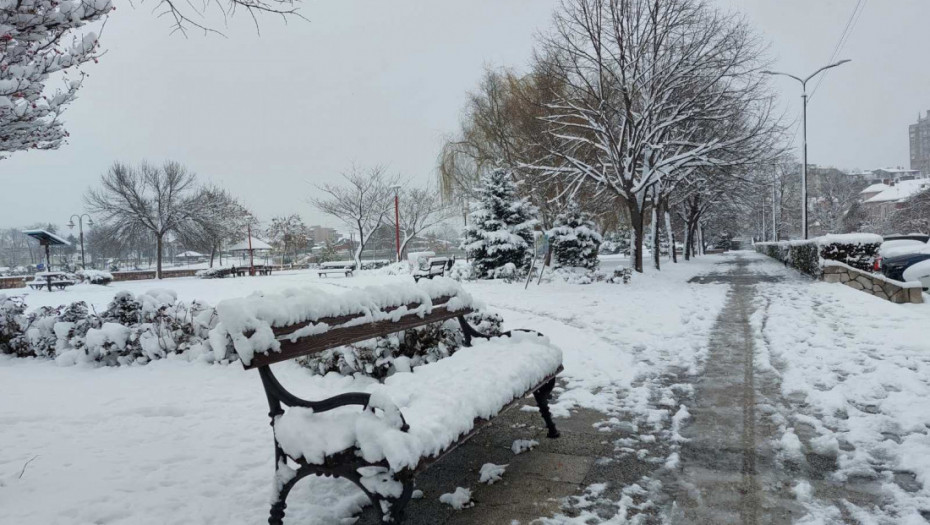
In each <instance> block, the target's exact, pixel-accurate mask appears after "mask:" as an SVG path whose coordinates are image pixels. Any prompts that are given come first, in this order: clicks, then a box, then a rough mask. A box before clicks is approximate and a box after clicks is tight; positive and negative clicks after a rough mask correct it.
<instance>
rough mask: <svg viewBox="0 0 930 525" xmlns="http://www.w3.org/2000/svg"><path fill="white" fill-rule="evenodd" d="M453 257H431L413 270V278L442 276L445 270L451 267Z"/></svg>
mask: <svg viewBox="0 0 930 525" xmlns="http://www.w3.org/2000/svg"><path fill="white" fill-rule="evenodd" d="M454 262H455V259H453V258H451V257H431V258H430V259H429V260H428V261H425V264H423V265H422V266H420V267H419V268H417V269H416V270H414V272H413V280H414V281H419V280H420V279H432V278H433V277H442V276H444V275H445V274H446V271H447V270H449V269H450V268H452V264H453V263H454Z"/></svg>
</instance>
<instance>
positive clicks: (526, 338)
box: [211, 279, 562, 525]
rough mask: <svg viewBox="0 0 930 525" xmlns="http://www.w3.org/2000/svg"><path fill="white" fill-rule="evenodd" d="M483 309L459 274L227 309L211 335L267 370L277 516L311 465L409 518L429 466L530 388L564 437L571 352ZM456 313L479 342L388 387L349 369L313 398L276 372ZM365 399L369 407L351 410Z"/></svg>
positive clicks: (386, 516)
mask: <svg viewBox="0 0 930 525" xmlns="http://www.w3.org/2000/svg"><path fill="white" fill-rule="evenodd" d="M473 311H474V310H472V300H471V297H470V296H469V295H468V294H467V293H465V292H464V291H462V289H461V288H460V286H459V285H458V283H456V282H455V281H452V280H451V279H436V280H430V281H424V282H422V283H419V284H403V285H387V286H382V287H377V288H366V289H364V290H350V291H348V292H346V293H345V294H338V295H337V294H328V293H324V292H322V291H316V290H312V291H307V292H305V293H303V294H294V293H289V294H287V295H281V296H264V297H248V298H244V299H235V300H227V301H223V302H221V303H220V304H219V305H218V306H217V312H218V314H219V323H220V325H218V327H217V328H216V329H214V330H215V333H214V334H211V338H213V337H214V336H219V337H224V338H226V341H227V344H232V345H233V346H234V347H235V348H236V350H237V352H238V353H239V356H240V358H241V359H242V363H243V366H244V367H245V368H246V369H253V368H257V369H258V371H259V376H260V377H261V380H262V385H263V386H264V389H265V395H266V397H267V399H268V404H269V407H270V412H269V415H270V416H271V426H272V428H273V430H274V446H275V478H274V479H275V493H274V497H273V499H272V501H273V503H272V505H271V511H270V517H269V520H268V523H269V524H271V525H280V524H281V523H283V520H284V514H285V508H286V506H287V505H286V499H287V495H288V493H289V492H290V490H291V489H292V488H293V487H294V485H295V484H296V483H297V482H299V481H300V480H301V479H302V478H304V477H306V476H309V475H311V474H312V475H318V476H339V477H343V478H345V479H347V480H349V481H351V482H352V483H354V484H355V485H356V486H358V487H359V488H360V489H361V490H362V491H364V492H365V494H366V495H367V496H368V498H369V499H370V500H371V502H372V504H373V505H374V507H375V508H376V509H378V510H379V511H380V512H381V515H382V518H383V520H384V521H389V522H400V521H401V520H402V519H403V513H404V507H405V506H406V504H407V502H408V501H409V500H410V496H411V494H412V492H413V488H414V479H415V478H416V476H417V475H418V474H419V473H421V472H423V471H424V470H426V469H427V468H428V467H429V466H430V465H432V464H434V463H435V462H436V461H438V460H439V459H441V458H442V457H443V456H445V455H446V454H448V453H449V452H450V451H452V450H454V449H455V448H456V447H458V446H459V445H461V444H462V443H464V442H465V441H467V440H468V439H469V438H471V437H472V436H474V435H475V434H476V433H477V432H478V431H479V430H480V429H482V428H483V427H484V426H486V425H487V424H488V423H489V422H490V421H491V420H492V419H493V418H494V417H496V416H497V415H499V414H501V413H502V412H504V411H506V410H507V409H509V408H511V407H512V406H515V405H516V404H518V403H519V402H520V400H521V399H522V398H524V397H526V396H527V395H529V394H533V395H534V397H535V399H536V403H537V405H538V407H539V412H540V414H541V415H542V417H543V420H544V422H545V425H546V428H547V430H548V436H549V437H551V438H555V437H558V431H557V430H556V427H555V424H554V423H553V421H552V416H551V413H550V411H549V402H548V400H549V396H550V394H551V393H552V389H553V387H554V386H555V378H556V375H557V374H558V373H559V372H560V371H561V370H562V352H561V350H559V349H558V348H557V347H555V346H553V345H552V344H550V343H549V341H548V339H547V338H546V337H544V336H542V335H541V334H538V333H536V332H530V331H522V330H514V331H510V332H507V333H505V334H504V335H502V336H500V337H494V338H491V337H487V336H485V335H482V334H480V333H478V332H477V331H476V330H475V329H474V328H472V327H471V326H470V325H469V324H468V322H467V321H466V320H465V316H466V315H468V314H470V313H472V312H473ZM451 319H457V320H458V323H459V324H460V325H461V327H462V330H463V336H464V342H465V346H466V347H469V348H462V349H460V350H459V351H458V352H456V353H454V354H453V355H451V356H449V357H446V358H444V359H440V360H439V361H436V362H433V363H429V364H425V365H422V366H418V367H416V368H415V369H413V371H412V372H398V373H395V374H394V375H392V376H390V377H388V378H387V379H385V381H384V383H383V384H376V383H373V382H371V381H370V380H369V381H368V382H367V383H361V384H363V385H365V386H363V387H360V389H364V390H367V391H364V392H363V391H352V389H353V386H352V385H353V384H354V383H353V381H355V380H357V378H356V379H352V378H346V379H347V382H346V383H339V384H340V385H342V386H340V387H338V389H337V390H335V391H332V392H331V393H332V394H335V395H333V396H332V397H329V398H327V399H322V400H319V401H309V400H305V399H301V398H299V397H297V396H295V395H294V394H292V393H290V392H289V391H288V390H287V389H285V387H284V386H282V385H281V383H280V382H279V381H278V379H277V378H276V377H275V375H274V374H273V373H272V370H271V366H270V365H272V364H274V363H278V362H281V361H285V360H288V359H293V358H296V357H300V356H307V355H313V354H317V353H320V352H323V351H324V350H327V349H330V348H335V347H338V346H342V345H346V344H350V343H356V342H360V341H364V340H367V339H372V338H375V337H379V336H385V335H388V334H391V333H394V332H399V331H402V330H408V329H412V328H416V327H419V326H423V325H426V324H429V323H438V322H444V321H447V320H451ZM304 334H307V335H304ZM214 340H216V339H214ZM395 402H397V403H400V406H398V405H397V404H395ZM353 405H354V406H358V407H361V408H360V409H353V408H345V407H350V406H353ZM284 407H287V410H285V408H284ZM372 467H374V471H372ZM360 469H361V470H362V472H360ZM379 487H380V488H379ZM385 487H386V488H385Z"/></svg>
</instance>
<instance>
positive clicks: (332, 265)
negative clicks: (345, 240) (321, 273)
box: [320, 261, 355, 270]
mask: <svg viewBox="0 0 930 525" xmlns="http://www.w3.org/2000/svg"><path fill="white" fill-rule="evenodd" d="M320 268H321V269H323V270H327V269H339V268H345V269H349V268H355V261H330V262H325V263H323V264H321V265H320Z"/></svg>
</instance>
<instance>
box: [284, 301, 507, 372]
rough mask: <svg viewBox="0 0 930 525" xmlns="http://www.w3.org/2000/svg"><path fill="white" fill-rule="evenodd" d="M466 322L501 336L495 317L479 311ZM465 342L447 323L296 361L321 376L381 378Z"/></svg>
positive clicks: (459, 330)
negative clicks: (338, 375) (358, 375)
mask: <svg viewBox="0 0 930 525" xmlns="http://www.w3.org/2000/svg"><path fill="white" fill-rule="evenodd" d="M466 319H467V320H468V322H469V324H471V325H472V326H473V327H475V329H476V330H478V332H480V333H483V334H485V335H490V336H498V335H500V334H501V325H502V324H503V319H501V316H499V315H497V314H487V313H481V312H479V313H474V314H470V315H468V316H466ZM464 340H465V339H464V336H463V335H462V328H461V327H460V326H459V323H458V322H457V321H455V320H449V321H445V322H442V323H434V324H430V325H426V326H423V327H420V328H416V329H413V330H407V331H405V332H400V333H395V334H391V335H389V336H387V337H379V338H377V339H372V340H368V341H362V342H360V343H355V344H352V345H347V346H341V347H338V348H333V349H330V350H327V351H325V352H322V353H320V354H317V355H314V356H308V357H304V358H300V359H298V362H300V363H301V364H303V365H304V366H306V367H307V368H309V369H310V370H312V371H314V372H316V373H318V374H320V375H325V374H327V373H329V372H336V373H339V374H342V375H354V374H362V375H365V376H370V377H374V378H376V379H383V378H385V377H387V376H389V375H391V374H393V373H394V372H406V371H409V370H410V369H411V368H413V367H415V366H418V365H421V364H425V363H432V362H435V361H438V360H439V359H442V358H444V357H448V356H450V355H452V354H453V353H455V352H456V351H458V350H459V349H460V348H461V347H462V345H463V344H464Z"/></svg>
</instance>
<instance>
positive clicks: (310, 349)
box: [244, 296, 474, 369]
mask: <svg viewBox="0 0 930 525" xmlns="http://www.w3.org/2000/svg"><path fill="white" fill-rule="evenodd" d="M450 299H452V297H451V296H444V297H437V298H434V299H433V301H432V303H433V306H432V309H431V310H430V312H429V313H428V314H425V315H423V316H422V317H421V316H420V315H419V314H418V313H417V312H409V313H406V314H404V315H401V316H400V317H397V318H394V319H386V320H380V321H375V322H369V323H363V324H353V323H352V321H356V320H358V319H361V318H363V317H365V316H366V314H363V313H357V314H349V315H343V316H338V317H324V318H320V319H315V320H311V321H305V322H302V323H296V324H292V325H289V326H282V327H273V328H272V332H273V333H274V335H275V338H277V340H278V341H279V342H280V345H281V349H280V351H279V352H269V353H267V354H256V355H255V356H254V357H253V358H252V361H251V362H250V363H249V364H248V365H244V366H245V368H246V369H251V368H257V367H261V366H265V365H270V364H274V363H278V362H281V361H286V360H288V359H293V358H295V357H302V356H305V355H312V354H318V353H320V352H323V351H325V350H329V349H330V348H336V347H339V346H343V345H348V344H352V343H358V342H360V341H365V340H368V339H373V338H375V337H382V336H385V335H388V334H392V333H394V332H400V331H403V330H409V329H411V328H417V327H419V326H423V325H427V324H430V323H438V322H441V321H446V320H448V319H454V318H456V317H460V316H464V315H468V314H470V313H473V312H474V310H472V309H470V308H464V309H455V310H449V309H448V308H447V303H448V302H449V300H450ZM420 306H422V305H421V304H420V303H410V304H406V305H402V306H393V307H387V308H384V309H382V310H381V312H383V313H385V314H387V313H391V312H394V311H396V310H399V309H401V308H404V307H406V309H407V310H408V311H409V310H414V309H416V308H419V307H420ZM322 323H325V324H326V325H328V326H329V327H330V328H329V329H328V330H326V331H325V332H322V333H319V334H315V335H307V336H299V334H295V332H298V331H299V330H301V329H304V328H308V327H311V326H313V325H321V324H322ZM246 335H247V336H248V335H250V334H246Z"/></svg>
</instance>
